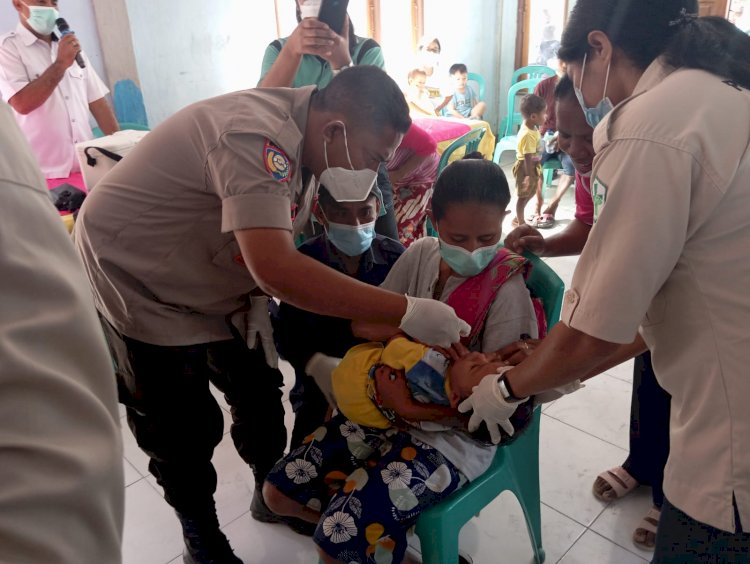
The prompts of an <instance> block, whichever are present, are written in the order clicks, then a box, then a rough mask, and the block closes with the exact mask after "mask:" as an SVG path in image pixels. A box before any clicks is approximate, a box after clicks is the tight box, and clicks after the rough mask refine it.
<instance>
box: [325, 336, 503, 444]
mask: <svg viewBox="0 0 750 564" xmlns="http://www.w3.org/2000/svg"><path fill="white" fill-rule="evenodd" d="M501 366H504V363H503V362H499V361H497V362H495V361H492V360H490V359H488V358H487V357H486V356H485V355H483V354H481V353H472V354H471V355H469V356H467V357H464V358H462V359H460V360H457V361H455V362H451V360H450V359H449V358H447V357H446V356H445V355H443V354H442V353H441V352H439V351H438V350H435V349H432V348H430V347H428V346H426V345H422V344H420V343H415V342H414V341H410V340H409V339H407V338H405V337H400V336H399V337H395V338H393V339H391V340H390V341H389V342H388V343H387V344H386V345H383V344H382V343H365V344H362V345H358V346H356V347H354V348H352V349H350V350H349V352H347V353H346V356H345V357H344V359H343V360H342V361H341V363H340V364H339V365H338V367H337V368H336V369H335V370H334V371H333V375H332V383H333V394H334V396H335V398H336V403H337V405H338V408H339V410H340V411H341V413H343V414H344V415H345V416H346V417H347V418H348V419H349V420H350V421H353V422H355V423H357V424H359V425H364V426H367V427H372V428H376V429H386V428H388V427H391V426H393V424H394V423H395V422H396V421H397V420H398V419H399V418H400V419H402V420H403V419H408V417H404V414H402V413H395V412H394V410H392V409H388V408H386V407H384V406H383V405H382V403H381V401H380V397H379V394H378V385H377V381H378V379H379V378H384V377H387V378H389V379H390V380H394V379H396V378H399V377H402V376H405V378H406V382H407V385H408V388H409V392H410V394H411V396H412V398H413V399H414V400H415V401H417V402H419V403H420V404H425V405H426V404H433V405H437V406H444V407H445V408H448V409H450V408H452V410H455V408H456V406H457V405H458V404H459V403H460V401H461V400H463V399H464V398H466V397H468V396H469V395H471V392H472V388H473V386H474V385H476V383H477V382H478V381H480V380H481V378H482V377H483V376H486V375H487V374H490V373H492V372H494V371H495V370H497V368H499V367H501ZM448 409H446V410H445V411H446V412H447V411H448Z"/></svg>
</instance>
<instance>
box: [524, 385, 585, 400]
mask: <svg viewBox="0 0 750 564" xmlns="http://www.w3.org/2000/svg"><path fill="white" fill-rule="evenodd" d="M585 387H586V386H585V385H584V384H581V381H580V380H574V381H573V382H571V383H570V384H565V385H564V386H560V387H558V388H552V389H551V390H546V391H544V392H542V393H541V394H537V395H535V396H534V406H537V405H539V404H541V403H549V402H551V401H555V400H557V399H560V398H561V397H563V396H565V395H568V394H572V393H573V392H575V391H577V390H580V389H581V388H585Z"/></svg>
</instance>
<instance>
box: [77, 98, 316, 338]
mask: <svg viewBox="0 0 750 564" xmlns="http://www.w3.org/2000/svg"><path fill="white" fill-rule="evenodd" d="M314 91H315V87H314V86H308V87H304V88H295V89H291V88H260V89H256V90H246V91H241V92H235V93H232V94H227V95H225V96H219V97H217V98H211V99H208V100H205V101H202V102H198V103H196V104H193V105H192V106H188V107H187V108H185V109H183V110H181V111H180V112H178V113H177V114H175V115H174V116H172V117H171V118H170V119H168V120H167V121H165V122H164V123H163V124H161V125H160V126H159V127H157V128H156V129H155V130H154V131H152V132H151V133H149V134H148V135H147V136H146V137H144V138H143V141H141V142H140V143H138V145H137V147H136V148H135V149H134V150H133V151H132V152H131V153H129V154H128V158H127V159H126V160H123V161H122V162H121V163H119V164H118V165H117V166H116V167H115V168H113V169H112V171H110V172H109V173H108V174H107V176H106V177H105V178H104V179H102V181H101V182H100V183H99V184H97V186H96V190H93V191H92V192H91V194H90V195H89V196H88V197H87V198H86V201H85V202H84V204H83V207H82V208H81V212H80V214H79V216H78V219H77V220H76V228H75V231H74V238H75V242H76V246H77V248H78V251H79V253H80V255H81V257H82V258H83V261H84V264H85V267H86V270H87V272H88V275H89V280H90V281H91V286H92V288H93V290H94V300H95V302H96V307H97V309H98V310H99V312H100V313H101V314H102V315H103V316H104V317H105V318H107V320H108V321H109V322H110V323H111V324H112V325H113V326H114V327H115V328H116V329H117V330H118V331H119V332H120V333H122V334H124V335H126V336H128V337H131V338H133V339H137V340H139V341H143V342H146V343H151V344H154V345H162V346H181V345H193V344H198V343H209V342H214V341H220V340H225V339H231V338H232V332H231V330H230V326H229V324H228V322H227V316H228V315H229V314H231V313H232V312H233V311H235V310H238V309H240V308H241V307H243V306H245V305H246V302H247V295H248V293H249V292H250V291H251V290H253V289H254V288H255V287H256V286H257V284H256V283H255V281H254V280H253V279H252V277H251V276H250V272H249V271H248V269H247V267H246V266H245V264H244V262H243V260H242V256H241V254H240V246H239V244H238V243H237V241H236V239H235V237H234V233H233V232H234V231H236V230H241V229H251V228H272V229H286V230H289V231H292V232H293V233H296V232H297V231H300V230H301V227H302V225H303V223H304V220H305V219H307V218H308V217H309V213H310V208H311V204H312V196H313V195H314V188H315V183H314V182H313V181H312V180H310V181H307V182H304V181H303V178H304V180H308V178H310V179H311V178H312V175H311V174H309V173H306V172H305V173H303V171H302V169H301V165H300V162H301V157H302V141H303V137H304V131H305V127H306V125H307V113H308V109H309V106H310V100H311V96H312V94H313V92H314ZM320 143H321V144H322V143H323V138H322V137H321V139H320ZM293 216H294V217H295V218H296V219H295V221H294V223H293V220H292V217H293Z"/></svg>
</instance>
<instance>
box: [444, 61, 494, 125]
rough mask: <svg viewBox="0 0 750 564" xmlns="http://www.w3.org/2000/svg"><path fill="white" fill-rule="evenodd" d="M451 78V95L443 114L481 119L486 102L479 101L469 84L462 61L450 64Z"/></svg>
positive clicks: (466, 71) (467, 73)
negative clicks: (452, 85)
mask: <svg viewBox="0 0 750 564" xmlns="http://www.w3.org/2000/svg"><path fill="white" fill-rule="evenodd" d="M449 73H450V76H451V78H452V79H453V83H454V90H453V97H452V98H451V99H450V101H449V102H448V104H447V105H446V106H445V108H444V109H443V115H444V116H450V117H457V118H469V119H482V116H483V115H484V111H485V110H486V109H487V104H485V103H484V102H481V101H480V100H479V98H478V97H477V94H476V92H474V89H473V88H472V87H471V86H469V84H468V81H469V71H468V69H467V68H466V65H464V64H462V63H458V64H455V65H453V66H451V68H450V70H449Z"/></svg>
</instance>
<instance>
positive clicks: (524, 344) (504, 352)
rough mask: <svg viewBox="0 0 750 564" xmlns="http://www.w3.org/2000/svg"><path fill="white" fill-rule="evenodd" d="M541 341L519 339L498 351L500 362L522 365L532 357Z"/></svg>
mask: <svg viewBox="0 0 750 564" xmlns="http://www.w3.org/2000/svg"><path fill="white" fill-rule="evenodd" d="M541 342H542V341H541V340H540V339H519V340H518V341H513V342H512V343H511V344H509V345H507V346H505V347H503V348H502V349H500V350H499V351H497V353H496V354H497V355H498V360H500V361H502V362H504V363H505V364H507V365H510V366H515V365H517V364H521V363H522V362H523V361H524V360H526V358H528V357H529V356H531V355H532V354H533V352H534V349H536V348H537V347H538V346H539V344H540V343H541Z"/></svg>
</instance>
